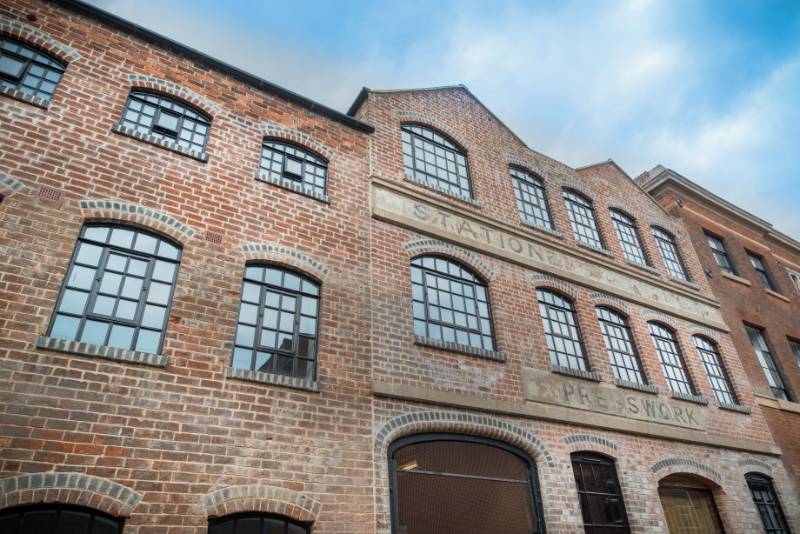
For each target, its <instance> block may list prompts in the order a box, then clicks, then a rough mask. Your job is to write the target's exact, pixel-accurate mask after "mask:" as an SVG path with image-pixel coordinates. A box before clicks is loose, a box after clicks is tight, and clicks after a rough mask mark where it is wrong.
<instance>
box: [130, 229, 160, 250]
mask: <svg viewBox="0 0 800 534" xmlns="http://www.w3.org/2000/svg"><path fill="white" fill-rule="evenodd" d="M156 245H158V239H156V238H155V237H153V236H151V235H147V234H139V235H138V236H137V237H136V245H135V246H134V247H133V248H134V249H135V250H138V251H139V252H144V253H145V254H153V253H155V251H156Z"/></svg>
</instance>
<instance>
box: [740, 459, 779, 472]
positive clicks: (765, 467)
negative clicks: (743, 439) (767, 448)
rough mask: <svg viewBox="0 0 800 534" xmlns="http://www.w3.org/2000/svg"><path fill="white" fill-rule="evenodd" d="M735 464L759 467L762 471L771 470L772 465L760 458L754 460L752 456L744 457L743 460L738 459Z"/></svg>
mask: <svg viewBox="0 0 800 534" xmlns="http://www.w3.org/2000/svg"><path fill="white" fill-rule="evenodd" d="M737 464H738V465H739V466H740V467H749V466H752V467H760V468H761V469H763V470H764V471H772V466H771V465H769V464H768V463H767V462H763V461H761V460H755V459H753V458H745V459H744V460H739V461H738V462H737Z"/></svg>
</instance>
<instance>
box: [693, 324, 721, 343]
mask: <svg viewBox="0 0 800 534" xmlns="http://www.w3.org/2000/svg"><path fill="white" fill-rule="evenodd" d="M686 331H687V332H688V333H689V334H690V335H692V336H702V337H707V338H708V339H710V340H711V341H713V342H714V343H716V344H717V345H718V346H719V344H720V343H722V340H721V338H720V336H719V333H717V332H715V331H714V330H711V329H710V328H707V327H705V326H703V325H700V324H696V323H690V324H688V325H686Z"/></svg>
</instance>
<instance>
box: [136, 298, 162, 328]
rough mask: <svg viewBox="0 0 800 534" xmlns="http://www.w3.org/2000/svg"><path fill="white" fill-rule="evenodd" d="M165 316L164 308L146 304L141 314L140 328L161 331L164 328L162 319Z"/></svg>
mask: <svg viewBox="0 0 800 534" xmlns="http://www.w3.org/2000/svg"><path fill="white" fill-rule="evenodd" d="M166 314H167V309H166V308H162V307H161V306H153V305H152V304H147V305H146V306H145V307H144V313H143V314H142V326H147V327H151V328H158V329H159V330H161V329H162V328H163V327H164V317H165V316H166Z"/></svg>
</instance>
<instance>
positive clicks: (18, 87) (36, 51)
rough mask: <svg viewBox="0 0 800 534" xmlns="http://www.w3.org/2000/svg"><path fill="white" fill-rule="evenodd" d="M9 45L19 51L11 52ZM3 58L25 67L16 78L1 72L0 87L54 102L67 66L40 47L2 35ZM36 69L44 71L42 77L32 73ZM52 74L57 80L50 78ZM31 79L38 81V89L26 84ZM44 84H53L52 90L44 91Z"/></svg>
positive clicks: (0, 53)
mask: <svg viewBox="0 0 800 534" xmlns="http://www.w3.org/2000/svg"><path fill="white" fill-rule="evenodd" d="M7 43H10V44H11V45H13V46H15V47H16V48H17V49H16V50H13V51H12V50H9V48H8V47H7ZM22 50H26V51H28V52H29V53H30V56H31V57H26V55H25V54H24V53H20V52H21V51H22ZM3 57H9V58H11V59H12V60H13V61H16V62H17V63H23V65H22V66H21V67H20V70H19V74H17V75H16V76H11V75H10V74H3V73H2V72H0V87H2V88H5V89H9V90H13V91H18V92H20V93H23V94H26V95H29V96H32V97H33V98H37V99H39V100H41V101H43V102H45V103H49V102H50V100H52V98H53V95H55V92H56V90H57V89H58V86H59V84H60V83H61V79H62V78H63V77H64V73H65V72H66V70H67V64H66V63H64V62H63V61H61V60H60V59H58V58H57V57H55V56H54V55H53V54H51V53H49V52H46V51H44V50H42V49H41V48H39V47H38V46H35V45H32V44H30V43H27V42H25V41H23V40H21V39H17V38H14V37H10V36H8V35H0V59H2V58H3ZM35 68H38V69H41V70H42V75H41V76H40V75H38V74H34V73H33V72H32V71H33V69H35ZM50 73H54V76H55V77H56V79H55V80H53V79H51V78H50V77H48V75H49V74H50ZM29 78H37V79H38V83H37V86H36V88H34V87H32V86H30V85H26V84H25V83H24V82H25V81H26V80H28V79H29ZM44 82H46V83H50V84H53V88H52V90H50V91H43V90H42V89H41V87H42V84H43V83H44Z"/></svg>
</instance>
